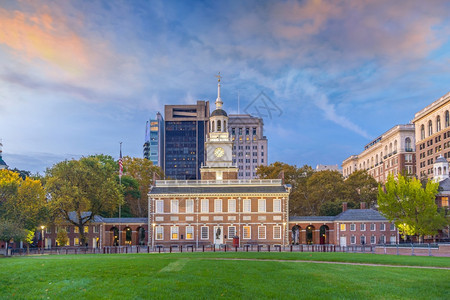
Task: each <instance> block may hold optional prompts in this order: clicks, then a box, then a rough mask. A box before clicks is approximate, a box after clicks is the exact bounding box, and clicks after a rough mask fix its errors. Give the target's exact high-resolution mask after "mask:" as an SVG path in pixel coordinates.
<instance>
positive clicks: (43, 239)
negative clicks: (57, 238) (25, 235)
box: [41, 225, 45, 252]
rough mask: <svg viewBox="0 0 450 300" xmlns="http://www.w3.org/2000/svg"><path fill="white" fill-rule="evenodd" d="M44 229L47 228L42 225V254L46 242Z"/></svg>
mask: <svg viewBox="0 0 450 300" xmlns="http://www.w3.org/2000/svg"><path fill="white" fill-rule="evenodd" d="M44 228H45V226H44V225H41V243H42V245H41V248H42V252H44V241H45V238H44Z"/></svg>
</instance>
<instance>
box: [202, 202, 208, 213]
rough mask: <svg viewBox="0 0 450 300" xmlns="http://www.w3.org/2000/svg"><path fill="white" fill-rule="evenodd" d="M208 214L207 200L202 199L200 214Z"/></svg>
mask: <svg viewBox="0 0 450 300" xmlns="http://www.w3.org/2000/svg"><path fill="white" fill-rule="evenodd" d="M208 212H209V200H208V199H202V213H208Z"/></svg>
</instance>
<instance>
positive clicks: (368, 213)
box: [335, 209, 387, 221]
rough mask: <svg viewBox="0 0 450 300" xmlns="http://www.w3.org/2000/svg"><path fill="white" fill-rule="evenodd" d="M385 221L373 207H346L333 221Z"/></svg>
mask: <svg viewBox="0 0 450 300" xmlns="http://www.w3.org/2000/svg"><path fill="white" fill-rule="evenodd" d="M363 220H364V221H386V220H387V219H386V218H385V217H383V216H382V215H381V214H380V212H379V211H376V210H374V209H347V210H346V211H344V212H341V213H340V214H339V215H337V216H336V218H335V221H363Z"/></svg>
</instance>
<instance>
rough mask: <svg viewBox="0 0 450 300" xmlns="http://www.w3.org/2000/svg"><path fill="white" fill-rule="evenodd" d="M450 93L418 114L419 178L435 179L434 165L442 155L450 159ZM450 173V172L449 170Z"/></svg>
mask: <svg viewBox="0 0 450 300" xmlns="http://www.w3.org/2000/svg"><path fill="white" fill-rule="evenodd" d="M449 111H450V92H449V93H447V94H445V95H444V96H442V97H441V98H439V99H438V100H436V101H434V102H433V103H431V104H430V105H428V106H427V107H425V108H424V109H422V110H420V111H419V112H417V113H416V114H415V116H414V119H413V121H412V122H413V123H414V125H415V128H416V131H415V136H416V152H417V154H416V156H417V176H418V177H419V178H433V177H434V175H435V174H434V171H433V164H434V163H435V162H436V160H437V159H438V157H439V156H440V155H442V156H443V157H444V158H445V159H447V160H448V159H450V113H449ZM447 172H448V170H447Z"/></svg>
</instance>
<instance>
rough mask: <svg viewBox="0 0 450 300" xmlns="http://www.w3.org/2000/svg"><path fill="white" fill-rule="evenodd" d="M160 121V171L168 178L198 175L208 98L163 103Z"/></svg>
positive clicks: (201, 161)
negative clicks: (162, 128)
mask: <svg viewBox="0 0 450 300" xmlns="http://www.w3.org/2000/svg"><path fill="white" fill-rule="evenodd" d="M164 116H165V122H164V129H165V130H164V132H165V134H164V141H165V143H164V144H165V147H164V168H163V169H164V173H165V175H166V177H168V178H170V179H179V180H197V179H200V167H201V166H202V165H203V164H204V162H205V136H206V134H207V133H208V126H207V124H208V119H209V102H208V101H197V104H196V105H166V106H165V111H164Z"/></svg>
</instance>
